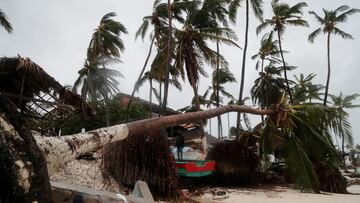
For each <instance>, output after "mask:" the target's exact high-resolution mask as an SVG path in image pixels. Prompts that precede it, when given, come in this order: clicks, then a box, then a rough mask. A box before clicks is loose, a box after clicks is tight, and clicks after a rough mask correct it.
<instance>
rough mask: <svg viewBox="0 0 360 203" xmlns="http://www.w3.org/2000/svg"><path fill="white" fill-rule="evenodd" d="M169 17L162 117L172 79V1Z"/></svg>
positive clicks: (169, 2) (169, 0)
mask: <svg viewBox="0 0 360 203" xmlns="http://www.w3.org/2000/svg"><path fill="white" fill-rule="evenodd" d="M168 17H169V34H168V53H167V54H168V55H167V59H166V70H165V87H164V101H163V104H162V113H161V114H162V115H166V105H167V99H168V92H169V77H170V65H171V58H172V56H171V55H172V51H171V50H172V48H171V46H172V45H171V40H172V11H171V0H168Z"/></svg>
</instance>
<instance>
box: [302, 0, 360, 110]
mask: <svg viewBox="0 0 360 203" xmlns="http://www.w3.org/2000/svg"><path fill="white" fill-rule="evenodd" d="M323 12H324V17H322V18H321V17H320V16H319V15H318V14H316V13H315V12H314V11H310V12H309V13H310V14H311V15H312V16H314V18H315V19H316V20H317V21H318V22H319V23H320V24H321V27H320V28H318V29H316V30H315V31H313V32H312V33H311V34H310V35H309V41H310V42H311V43H313V42H314V39H315V38H316V36H318V35H319V34H320V33H321V31H323V33H324V34H327V62H328V74H327V79H326V89H325V96H324V105H326V102H327V97H328V92H329V85H330V71H331V69H330V35H331V34H334V35H340V36H341V37H342V38H343V39H353V37H352V36H351V35H350V34H348V33H346V32H344V31H342V30H341V29H339V28H338V27H337V25H338V24H339V23H343V22H346V20H347V18H348V17H349V16H350V15H352V14H355V13H357V12H360V10H359V9H355V8H353V9H350V7H349V6H345V5H343V6H340V7H339V8H337V9H335V10H331V11H328V10H326V9H323Z"/></svg>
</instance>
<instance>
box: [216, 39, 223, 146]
mask: <svg viewBox="0 0 360 203" xmlns="http://www.w3.org/2000/svg"><path fill="white" fill-rule="evenodd" d="M216 53H217V57H216V107H219V106H220V89H219V69H220V55H219V54H220V48H219V40H217V41H216ZM217 120H218V139H221V138H222V137H223V132H222V122H221V116H218V117H217Z"/></svg>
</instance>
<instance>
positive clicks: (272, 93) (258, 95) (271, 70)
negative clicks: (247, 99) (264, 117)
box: [251, 65, 286, 109]
mask: <svg viewBox="0 0 360 203" xmlns="http://www.w3.org/2000/svg"><path fill="white" fill-rule="evenodd" d="M282 70H283V69H282V68H281V67H274V66H271V65H270V66H267V67H265V72H260V73H259V77H258V78H257V79H256V80H255V81H254V85H253V87H252V88H251V97H252V100H253V102H254V103H255V104H258V105H259V106H260V107H261V108H262V109H264V108H269V107H270V106H271V105H272V104H276V103H278V101H279V98H280V97H281V95H282V94H283V92H284V91H285V89H286V84H285V83H286V82H285V80H284V79H283V78H281V77H280V75H281V72H282Z"/></svg>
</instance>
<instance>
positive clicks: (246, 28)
mask: <svg viewBox="0 0 360 203" xmlns="http://www.w3.org/2000/svg"><path fill="white" fill-rule="evenodd" d="M248 34H249V0H246V25H245V44H244V52H243V59H242V67H241V80H240V92H239V100H238V104H240V103H239V102H242V98H243V92H244V83H245V81H244V80H245V64H246V51H247V46H248ZM240 119H241V117H240V113H238V114H237V119H236V128H237V129H239V128H240Z"/></svg>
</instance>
